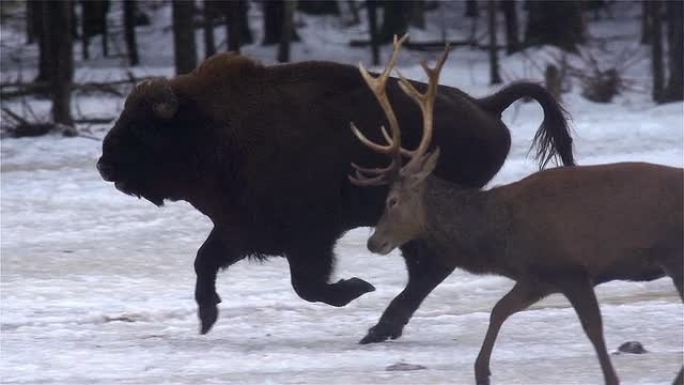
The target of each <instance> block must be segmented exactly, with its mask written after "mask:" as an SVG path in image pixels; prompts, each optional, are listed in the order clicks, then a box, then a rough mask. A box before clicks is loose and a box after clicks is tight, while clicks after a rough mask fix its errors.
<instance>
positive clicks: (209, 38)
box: [202, 0, 216, 58]
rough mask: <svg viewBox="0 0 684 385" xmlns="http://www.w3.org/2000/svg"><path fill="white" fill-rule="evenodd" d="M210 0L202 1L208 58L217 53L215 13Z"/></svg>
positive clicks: (203, 29) (205, 50)
mask: <svg viewBox="0 0 684 385" xmlns="http://www.w3.org/2000/svg"><path fill="white" fill-rule="evenodd" d="M213 11H214V10H213V8H212V5H211V2H210V0H204V1H202V32H203V36H204V57H205V58H208V57H210V56H212V55H214V54H215V53H216V43H214V17H215V13H214V12H213Z"/></svg>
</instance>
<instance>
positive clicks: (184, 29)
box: [172, 0, 197, 74]
mask: <svg viewBox="0 0 684 385" xmlns="http://www.w3.org/2000/svg"><path fill="white" fill-rule="evenodd" d="M172 5H173V6H172V13H173V51H174V58H175V66H176V74H184V73H188V72H191V71H192V70H193V69H194V68H195V66H197V48H196V47H195V29H194V26H193V22H192V19H193V14H194V12H195V2H194V1H187V0H173V3H172Z"/></svg>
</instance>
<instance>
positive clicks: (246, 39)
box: [237, 0, 299, 45]
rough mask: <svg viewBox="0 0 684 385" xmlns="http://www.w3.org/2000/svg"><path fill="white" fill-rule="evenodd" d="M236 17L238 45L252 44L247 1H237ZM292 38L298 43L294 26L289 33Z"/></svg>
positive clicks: (252, 38)
mask: <svg viewBox="0 0 684 385" xmlns="http://www.w3.org/2000/svg"><path fill="white" fill-rule="evenodd" d="M237 3H238V17H239V18H240V28H241V30H242V32H241V33H240V43H241V44H243V45H244V44H252V43H254V37H253V36H252V30H251V29H249V17H248V11H249V4H248V3H247V0H239V1H238V2H237ZM291 33H292V35H293V36H294V40H295V41H299V37H298V36H297V33H296V31H295V28H294V26H293V27H292V31H291Z"/></svg>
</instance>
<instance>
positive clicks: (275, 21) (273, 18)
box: [261, 0, 299, 45]
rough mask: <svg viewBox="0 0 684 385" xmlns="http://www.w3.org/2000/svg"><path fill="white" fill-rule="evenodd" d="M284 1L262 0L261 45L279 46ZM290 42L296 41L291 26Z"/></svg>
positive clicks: (297, 37)
mask: <svg viewBox="0 0 684 385" xmlns="http://www.w3.org/2000/svg"><path fill="white" fill-rule="evenodd" d="M285 3H286V0H264V1H263V3H262V5H263V9H264V38H263V40H262V42H261V44H262V45H271V44H280V42H281V38H282V33H283V22H284V20H285V16H284V14H285V11H286V10H285V8H286V6H285ZM289 32H290V41H298V40H299V36H297V31H296V30H295V28H294V24H292V29H291V30H290V31H289Z"/></svg>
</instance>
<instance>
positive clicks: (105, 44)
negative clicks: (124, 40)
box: [100, 1, 109, 57]
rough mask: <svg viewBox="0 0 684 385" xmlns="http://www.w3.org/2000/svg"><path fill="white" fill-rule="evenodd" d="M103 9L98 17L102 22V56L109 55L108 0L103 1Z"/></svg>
mask: <svg viewBox="0 0 684 385" xmlns="http://www.w3.org/2000/svg"><path fill="white" fill-rule="evenodd" d="M105 4H106V5H105V6H104V11H103V13H102V15H101V17H100V23H102V27H101V28H102V56H104V57H107V56H109V28H107V13H108V12H109V1H107V2H105Z"/></svg>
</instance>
